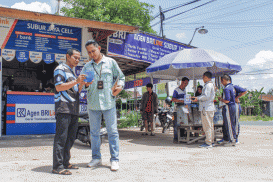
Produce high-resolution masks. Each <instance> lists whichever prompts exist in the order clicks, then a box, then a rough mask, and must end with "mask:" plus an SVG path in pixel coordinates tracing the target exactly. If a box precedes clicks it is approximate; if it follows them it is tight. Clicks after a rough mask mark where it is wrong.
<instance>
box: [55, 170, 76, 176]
mask: <svg viewBox="0 0 273 182" xmlns="http://www.w3.org/2000/svg"><path fill="white" fill-rule="evenodd" d="M52 173H53V174H61V175H71V174H72V173H71V172H70V171H69V170H67V169H61V170H55V169H53V170H52Z"/></svg>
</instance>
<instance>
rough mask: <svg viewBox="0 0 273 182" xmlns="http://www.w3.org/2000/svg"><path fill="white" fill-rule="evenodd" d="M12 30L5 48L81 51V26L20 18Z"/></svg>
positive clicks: (54, 51) (56, 51)
mask: <svg viewBox="0 0 273 182" xmlns="http://www.w3.org/2000/svg"><path fill="white" fill-rule="evenodd" d="M52 28H53V29H52ZM11 31H12V33H11V36H10V38H9V40H8V42H7V44H6V46H5V47H4V48H5V49H13V50H24V51H37V52H47V53H58V54H66V52H67V50H68V49H70V48H76V49H78V50H79V51H81V41H82V40H81V35H82V34H81V31H82V30H81V28H75V27H68V26H62V25H54V27H52V26H51V24H48V23H40V22H33V21H24V20H18V22H17V24H16V25H15V27H14V29H13V30H11Z"/></svg>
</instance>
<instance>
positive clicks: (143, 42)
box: [108, 32, 190, 63]
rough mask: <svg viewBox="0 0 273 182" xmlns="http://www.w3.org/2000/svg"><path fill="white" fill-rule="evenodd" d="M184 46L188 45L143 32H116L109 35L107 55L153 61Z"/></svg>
mask: <svg viewBox="0 0 273 182" xmlns="http://www.w3.org/2000/svg"><path fill="white" fill-rule="evenodd" d="M184 48H190V46H187V45H185V44H182V43H178V42H172V41H170V40H165V39H161V38H159V37H156V36H152V35H147V34H143V33H139V34H128V33H126V32H116V33H114V34H112V35H111V36H110V37H109V46H108V55H109V56H117V57H125V58H129V59H134V60H137V61H144V62H149V63H154V62H155V61H157V60H158V59H160V58H162V57H163V56H165V55H166V54H169V53H172V52H176V51H179V50H182V49H184Z"/></svg>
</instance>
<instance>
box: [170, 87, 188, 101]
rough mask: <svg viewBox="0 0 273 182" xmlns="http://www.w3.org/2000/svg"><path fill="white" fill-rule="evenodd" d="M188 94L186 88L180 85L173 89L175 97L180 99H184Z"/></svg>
mask: <svg viewBox="0 0 273 182" xmlns="http://www.w3.org/2000/svg"><path fill="white" fill-rule="evenodd" d="M186 94H187V92H186V88H185V89H184V90H182V89H181V88H180V87H177V88H176V89H174V91H173V98H176V99H178V100H184V97H185V95H186Z"/></svg>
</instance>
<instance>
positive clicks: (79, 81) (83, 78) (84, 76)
mask: <svg viewBox="0 0 273 182" xmlns="http://www.w3.org/2000/svg"><path fill="white" fill-rule="evenodd" d="M85 79H86V75H84V74H82V75H79V76H78V78H77V80H76V81H77V83H83V82H84V80H85Z"/></svg>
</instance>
